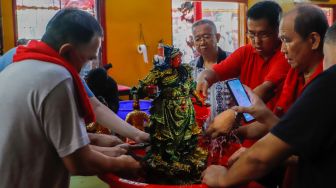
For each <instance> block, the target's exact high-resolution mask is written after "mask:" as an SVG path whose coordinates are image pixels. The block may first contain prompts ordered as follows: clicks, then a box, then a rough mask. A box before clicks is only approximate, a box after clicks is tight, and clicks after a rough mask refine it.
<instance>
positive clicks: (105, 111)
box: [90, 97, 149, 142]
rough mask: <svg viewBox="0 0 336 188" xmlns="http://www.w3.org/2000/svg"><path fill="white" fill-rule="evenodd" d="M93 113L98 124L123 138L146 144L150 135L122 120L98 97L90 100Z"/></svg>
mask: <svg viewBox="0 0 336 188" xmlns="http://www.w3.org/2000/svg"><path fill="white" fill-rule="evenodd" d="M90 102H91V105H92V107H93V111H94V113H95V115H96V119H97V122H98V123H100V124H102V125H104V126H105V127H107V128H109V129H111V130H112V131H113V132H116V133H118V134H120V135H121V136H124V137H127V138H131V139H132V140H134V141H136V142H146V141H148V140H149V135H148V134H147V133H145V132H143V131H140V130H139V129H137V128H135V127H133V126H132V125H130V124H128V123H127V122H125V121H123V120H122V119H120V118H119V117H118V116H117V115H116V114H115V113H114V112H113V111H112V110H110V109H109V108H108V107H107V106H105V105H103V104H102V103H101V102H100V101H99V100H98V99H97V98H96V97H91V98H90Z"/></svg>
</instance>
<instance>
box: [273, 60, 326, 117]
mask: <svg viewBox="0 0 336 188" xmlns="http://www.w3.org/2000/svg"><path fill="white" fill-rule="evenodd" d="M322 71H323V61H321V62H320V63H319V64H318V66H317V67H316V68H315V70H314V73H313V74H312V75H311V76H310V77H309V79H308V80H307V82H305V79H304V76H303V74H302V73H299V71H297V70H296V69H294V68H291V69H290V70H289V71H288V74H287V77H286V80H285V82H284V86H283V89H282V93H281V95H280V98H279V100H278V102H277V104H276V106H275V108H274V110H273V112H274V113H275V114H276V115H277V116H279V117H281V116H282V115H283V114H284V113H286V112H287V111H288V109H289V108H290V107H291V106H292V104H293V103H294V102H295V101H296V99H298V98H299V97H300V95H301V94H302V92H303V90H304V89H305V88H306V87H307V85H309V84H310V82H311V81H312V80H313V79H315V78H316V77H317V76H318V75H319V74H320V73H321V72H322Z"/></svg>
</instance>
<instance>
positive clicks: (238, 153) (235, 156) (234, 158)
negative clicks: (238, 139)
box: [228, 147, 247, 167]
mask: <svg viewBox="0 0 336 188" xmlns="http://www.w3.org/2000/svg"><path fill="white" fill-rule="evenodd" d="M246 150H247V149H246V148H244V147H241V148H239V149H238V150H237V151H236V152H234V153H233V154H232V155H231V156H230V158H229V160H228V165H229V167H231V166H232V165H233V163H235V162H236V161H237V160H238V159H239V158H240V156H241V155H242V154H243V153H244V152H245V151H246Z"/></svg>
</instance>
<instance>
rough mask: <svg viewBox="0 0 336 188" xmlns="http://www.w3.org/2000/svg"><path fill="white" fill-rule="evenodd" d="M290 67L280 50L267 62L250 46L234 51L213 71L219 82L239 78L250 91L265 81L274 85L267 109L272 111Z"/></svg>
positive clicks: (216, 65) (215, 66) (214, 66)
mask: <svg viewBox="0 0 336 188" xmlns="http://www.w3.org/2000/svg"><path fill="white" fill-rule="evenodd" d="M289 68H290V66H289V64H288V63H287V60H286V59H285V56H284V54H283V53H281V52H280V48H279V49H277V50H276V52H275V53H274V55H273V56H272V57H271V58H270V59H269V60H267V61H264V59H263V58H262V57H261V56H260V55H259V54H258V53H257V52H256V51H255V49H254V48H253V47H252V45H245V46H242V47H240V48H238V49H237V50H236V51H234V52H233V53H232V54H231V55H230V56H229V57H227V58H226V59H225V60H223V61H221V62H220V63H219V64H215V65H213V69H214V71H215V72H216V73H217V74H218V75H219V76H220V79H221V80H227V79H230V78H235V77H239V78H240V80H241V82H242V83H243V84H245V85H247V86H249V87H250V88H251V89H254V88H255V87H257V86H259V85H260V84H262V83H263V82H265V81H270V82H272V83H273V84H274V85H275V90H274V93H275V94H276V96H274V97H273V98H272V99H271V100H270V101H269V102H268V107H269V108H270V109H272V110H273V108H274V106H275V104H276V101H277V99H278V98H279V95H280V93H281V89H282V85H283V81H284V80H285V78H286V75H287V72H288V70H289Z"/></svg>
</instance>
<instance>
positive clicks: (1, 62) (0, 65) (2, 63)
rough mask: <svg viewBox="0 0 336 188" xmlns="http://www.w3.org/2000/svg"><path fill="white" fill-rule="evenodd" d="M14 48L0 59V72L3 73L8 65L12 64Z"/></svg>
mask: <svg viewBox="0 0 336 188" xmlns="http://www.w3.org/2000/svg"><path fill="white" fill-rule="evenodd" d="M15 51H16V48H12V49H10V50H8V51H7V52H6V53H5V54H4V55H3V56H1V57H0V72H1V71H3V70H4V69H5V68H6V67H7V66H8V65H9V64H11V63H12V62H13V55H14V53H15Z"/></svg>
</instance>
